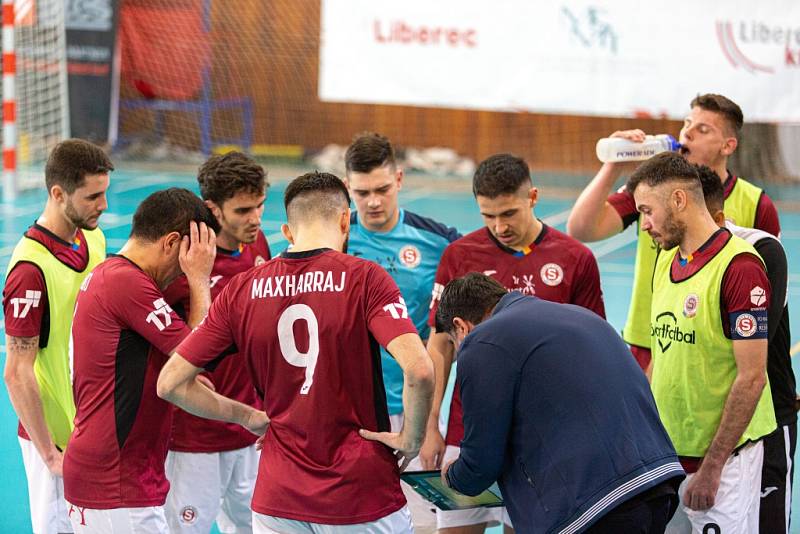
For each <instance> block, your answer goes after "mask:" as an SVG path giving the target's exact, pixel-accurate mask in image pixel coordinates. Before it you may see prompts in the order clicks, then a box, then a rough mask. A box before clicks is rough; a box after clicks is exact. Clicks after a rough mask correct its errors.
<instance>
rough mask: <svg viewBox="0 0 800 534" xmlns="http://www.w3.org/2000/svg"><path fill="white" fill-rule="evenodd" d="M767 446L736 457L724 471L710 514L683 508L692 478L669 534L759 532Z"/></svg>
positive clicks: (754, 446)
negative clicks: (762, 470) (763, 468)
mask: <svg viewBox="0 0 800 534" xmlns="http://www.w3.org/2000/svg"><path fill="white" fill-rule="evenodd" d="M763 460H764V443H763V442H762V441H758V442H756V443H751V444H750V445H747V446H745V447H744V448H742V449H741V450H740V451H738V452H737V453H735V454H732V455H731V457H730V458H728V460H727V461H726V462H725V466H724V467H723V468H722V476H721V478H720V483H719V490H717V496H716V498H715V500H714V506H712V507H711V508H709V509H708V510H691V509H689V508H688V507H687V506H684V504H683V494H684V492H685V491H686V484H687V483H688V482H689V481H690V480H692V478H693V477H694V474H690V475H688V476H687V477H686V479H684V481H683V482H682V483H681V485H680V488H678V496H679V498H680V500H681V504H680V505H679V506H678V510H677V511H676V512H675V515H674V516H673V517H672V520H671V521H670V522H669V524H668V525H667V530H666V532H667V533H668V534H683V533H686V534H688V533H690V532H692V533H694V532H697V533H703V534H752V533H754V532H758V515H759V504H760V500H761V464H762V462H763Z"/></svg>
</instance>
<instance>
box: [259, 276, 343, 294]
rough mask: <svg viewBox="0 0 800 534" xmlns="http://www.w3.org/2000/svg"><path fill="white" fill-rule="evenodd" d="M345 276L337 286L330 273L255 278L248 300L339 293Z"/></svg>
mask: <svg viewBox="0 0 800 534" xmlns="http://www.w3.org/2000/svg"><path fill="white" fill-rule="evenodd" d="M337 274H338V273H337ZM346 276H347V273H346V272H344V271H343V272H342V273H341V278H340V279H339V283H338V284H334V277H333V273H332V272H330V271H308V272H305V273H301V274H287V275H283V276H267V277H264V278H255V279H253V290H252V292H251V294H250V298H251V299H264V298H268V297H292V296H294V295H298V294H300V293H333V292H340V291H342V290H344V283H345V278H346Z"/></svg>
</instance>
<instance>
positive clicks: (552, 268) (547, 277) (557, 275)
mask: <svg viewBox="0 0 800 534" xmlns="http://www.w3.org/2000/svg"><path fill="white" fill-rule="evenodd" d="M539 275H540V276H541V277H542V282H544V283H545V284H547V285H548V286H551V287H554V286H557V285H558V284H560V283H561V281H562V280H564V269H562V268H561V266H560V265H559V264H557V263H546V264H544V265H543V266H542V269H541V271H539Z"/></svg>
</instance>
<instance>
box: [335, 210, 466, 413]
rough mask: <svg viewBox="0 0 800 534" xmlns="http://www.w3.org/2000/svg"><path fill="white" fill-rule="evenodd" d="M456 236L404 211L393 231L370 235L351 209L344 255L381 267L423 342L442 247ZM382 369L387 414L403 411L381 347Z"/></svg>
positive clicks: (399, 381)
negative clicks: (401, 298) (392, 280)
mask: <svg viewBox="0 0 800 534" xmlns="http://www.w3.org/2000/svg"><path fill="white" fill-rule="evenodd" d="M459 237H461V235H460V234H459V233H458V231H456V229H455V228H449V227H447V226H445V225H443V224H441V223H438V222H436V221H434V220H432V219H429V218H427V217H422V216H420V215H417V214H416V213H412V212H410V211H406V210H403V209H401V210H400V218H399V220H398V222H397V225H396V226H395V227H394V228H393V229H392V230H390V231H389V232H385V233H381V232H371V231H369V230H367V229H366V228H364V227H363V226H361V224H360V223H359V220H358V214H357V213H356V212H355V211H354V212H353V214H352V216H351V218H350V241H349V244H348V248H347V252H348V253H350V254H352V255H353V256H358V257H360V258H364V259H367V260H370V261H374V262H375V263H377V264H378V265H380V266H381V267H383V268H384V269H386V272H388V273H389V274H390V275H391V277H392V278H393V279H394V281H395V283H396V284H397V286H398V287H399V288H400V293H401V294H402V295H403V299H404V300H405V301H406V307H407V308H408V315H409V317H410V318H411V320H412V321H413V322H414V326H416V327H417V331H418V332H419V335H420V337H421V338H422V339H423V340H425V339H427V338H428V333H429V332H430V328H429V327H428V324H427V321H428V309H429V306H430V302H431V291H432V289H433V279H434V277H435V275H436V268H437V267H438V266H439V259H440V258H441V257H442V253H443V252H444V249H445V248H446V247H447V245H449V244H450V243H451V242H453V241H455V240H456V239H458V238H459ZM381 365H382V367H383V382H384V385H385V387H386V402H387V404H388V407H389V414H390V415H395V414H399V413H402V412H403V371H402V370H401V369H400V366H399V365H397V362H395V360H394V358H392V357H391V356H390V355H389V353H388V352H387V351H386V349H384V348H381Z"/></svg>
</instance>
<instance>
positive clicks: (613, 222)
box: [567, 94, 780, 369]
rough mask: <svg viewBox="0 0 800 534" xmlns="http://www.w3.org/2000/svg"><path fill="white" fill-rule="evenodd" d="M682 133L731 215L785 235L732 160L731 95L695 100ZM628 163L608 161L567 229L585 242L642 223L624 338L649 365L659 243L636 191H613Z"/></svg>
mask: <svg viewBox="0 0 800 534" xmlns="http://www.w3.org/2000/svg"><path fill="white" fill-rule="evenodd" d="M690 107H691V111H690V112H689V114H688V115H687V117H686V119H684V122H683V127H682V128H681V131H680V136H679V138H680V143H681V149H680V154H681V155H682V156H684V157H685V158H686V160H687V161H689V162H690V163H695V164H700V165H706V166H708V167H710V168H711V169H712V170H714V172H716V173H717V175H718V176H719V179H720V181H721V182H722V183H723V186H724V188H725V213H726V216H727V217H728V218H729V219H731V220H732V221H733V222H734V223H735V224H737V225H739V226H744V227H747V228H758V229H760V230H764V231H766V232H769V233H771V234H772V235H774V236H776V237H779V236H780V223H779V221H778V212H777V210H776V209H775V205H774V204H773V203H772V200H771V199H770V198H769V196H768V195H767V194H766V193H765V192H764V191H763V190H762V189H761V188H759V187H757V186H755V185H753V184H751V183H750V182H748V181H747V180H745V179H743V178H740V177H738V176H736V175H735V174H733V172H731V171H730V170H729V169H728V159H729V158H730V157H731V155H732V154H733V153H734V152H735V151H736V149H737V147H738V146H739V137H740V135H741V131H742V124H743V122H744V117H743V115H742V110H741V108H740V107H739V106H738V105H737V104H736V103H735V102H733V101H731V100H730V99H728V98H726V97H724V96H722V95H715V94H704V95H699V96H697V97H696V98H694V99H693V100H692V102H691V104H690ZM644 135H645V133H644V132H643V131H641V130H626V131H620V132H614V133H613V134H612V137H621V138H625V139H630V140H632V141H643V140H644ZM624 167H625V166H624V165H622V164H618V163H605V164H603V166H602V167H601V168H600V170H599V171H598V173H597V175H595V177H594V178H593V179H592V181H591V182H590V183H589V185H588V186H586V189H584V191H583V192H582V193H581V195H580V196H579V197H578V199H577V200H576V201H575V206H574V207H573V209H572V212H571V213H570V216H569V219H568V220H567V232H568V233H569V234H570V235H571V236H573V237H575V238H577V239H580V240H581V241H584V242H587V241H598V240H601V239H606V238H608V237H611V236H613V235H615V234H618V233H620V232H621V231H622V230H624V229H625V228H627V227H628V226H630V225H631V224H633V223H634V222H637V223H638V242H637V245H636V264H635V271H634V277H633V294H632V295H631V301H630V307H629V309H628V317H627V320H626V323H625V327H624V329H623V338H624V339H625V341H626V342H627V343H628V344H629V345H630V346H631V351H632V352H633V355H634V356H635V357H636V360H637V361H638V362H639V365H640V366H641V367H642V368H643V369H644V368H646V367H647V364H648V362H649V361H650V324H649V317H650V302H651V295H652V288H651V286H650V281H651V280H652V278H653V268H654V266H655V258H656V250H657V244H656V242H655V241H653V239H652V238H650V236H649V235H648V234H647V232H645V231H644V230H643V229H642V225H641V218H640V214H639V212H638V211H636V203H635V202H634V199H633V195H632V194H631V192H630V191H627V190H626V189H625V188H622V189H621V190H620V191H618V192H617V193H615V194H612V195H609V193H610V191H611V187H612V186H613V185H614V182H615V181H616V180H617V178H619V176H620V175H621V174H622V172H623V169H624Z"/></svg>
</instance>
